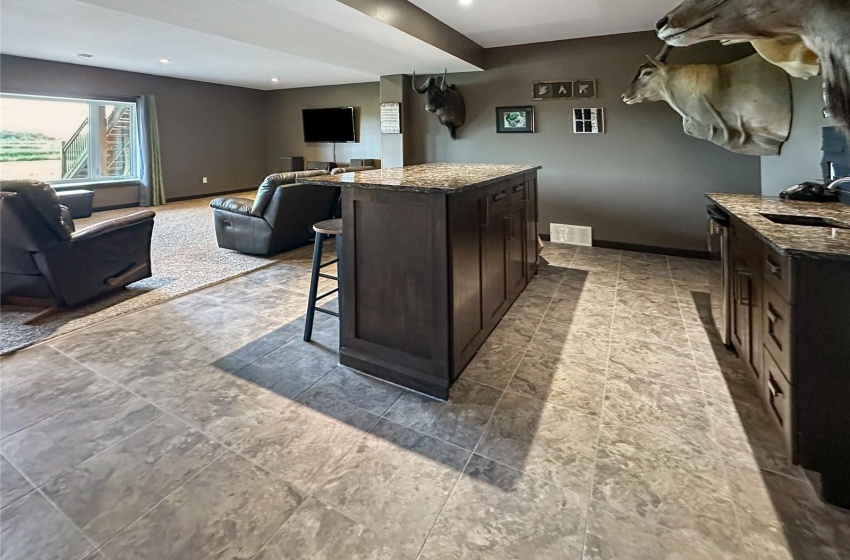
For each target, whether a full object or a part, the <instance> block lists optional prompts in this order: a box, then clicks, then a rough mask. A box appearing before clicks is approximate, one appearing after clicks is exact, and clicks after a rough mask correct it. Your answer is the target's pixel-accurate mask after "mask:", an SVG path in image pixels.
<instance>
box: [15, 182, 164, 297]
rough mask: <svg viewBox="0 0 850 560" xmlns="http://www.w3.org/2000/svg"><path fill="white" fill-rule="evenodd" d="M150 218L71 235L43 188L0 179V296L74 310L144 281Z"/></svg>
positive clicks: (63, 213) (145, 214)
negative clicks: (80, 305)
mask: <svg viewBox="0 0 850 560" xmlns="http://www.w3.org/2000/svg"><path fill="white" fill-rule="evenodd" d="M154 216H155V214H154V213H153V212H151V211H149V210H146V211H141V212H136V213H134V214H130V215H128V216H123V217H121V218H116V219H114V220H109V221H106V222H101V223H98V224H94V225H92V226H90V227H87V228H85V229H82V230H80V231H75V228H74V222H73V221H72V219H71V216H70V213H69V212H68V209H67V208H65V207H64V206H62V205H61V204H60V203H59V198H58V197H57V196H56V192H55V191H54V190H53V188H52V187H51V186H50V185H48V184H46V183H42V182H38V181H0V298H2V301H3V302H4V303H27V304H30V303H33V304H36V303H48V304H50V305H52V306H54V307H73V306H76V305H79V304H81V303H84V302H87V301H89V300H91V299H94V298H96V297H98V296H101V295H104V294H106V293H109V292H112V291H115V290H118V289H120V288H123V287H124V286H126V285H127V284H130V283H132V282H136V281H138V280H141V279H143V278H147V277H149V276H150V275H151V258H150V248H151V235H152V233H153V221H154Z"/></svg>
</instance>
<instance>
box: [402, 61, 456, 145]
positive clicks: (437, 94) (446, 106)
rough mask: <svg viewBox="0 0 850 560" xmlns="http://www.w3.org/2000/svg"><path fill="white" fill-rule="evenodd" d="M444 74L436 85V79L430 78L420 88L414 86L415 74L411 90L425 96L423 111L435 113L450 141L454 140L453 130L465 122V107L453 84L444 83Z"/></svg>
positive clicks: (444, 73)
mask: <svg viewBox="0 0 850 560" xmlns="http://www.w3.org/2000/svg"><path fill="white" fill-rule="evenodd" d="M447 72H448V71H446V72H443V77H442V80H441V81H440V84H439V85H437V78H435V77H434V76H431V77H430V78H428V80H427V81H426V82H425V83H424V84H422V85H421V86H417V85H416V72H414V73H413V80H412V84H413V89H414V91H416V93H424V94H425V110H426V111H428V112H430V113H436V114H437V118H438V119H439V120H440V124H441V125H443V126H446V127H448V129H449V134H450V135H451V137H452V139H454V138H456V133H455V130H456V129H457V128H458V127H461V126H463V123H464V121H465V120H466V105H465V104H464V103H463V96H462V95H461V94H460V92H459V91H458V90H457V89H456V88H455V86H454V84H448V83H446V73H447Z"/></svg>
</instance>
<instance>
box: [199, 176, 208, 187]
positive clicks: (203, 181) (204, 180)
mask: <svg viewBox="0 0 850 560" xmlns="http://www.w3.org/2000/svg"><path fill="white" fill-rule="evenodd" d="M201 182H202V183H203V184H205V185H206V184H207V183H209V181H207V178H206V177H204V178H203V179H201Z"/></svg>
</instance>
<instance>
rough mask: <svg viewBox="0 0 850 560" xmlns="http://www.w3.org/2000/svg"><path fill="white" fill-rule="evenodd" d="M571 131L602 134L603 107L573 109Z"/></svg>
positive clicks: (603, 125) (603, 129) (603, 124)
mask: <svg viewBox="0 0 850 560" xmlns="http://www.w3.org/2000/svg"><path fill="white" fill-rule="evenodd" d="M573 132H574V133H575V134H603V133H604V132H605V109H603V108H601V107H597V108H594V109H573Z"/></svg>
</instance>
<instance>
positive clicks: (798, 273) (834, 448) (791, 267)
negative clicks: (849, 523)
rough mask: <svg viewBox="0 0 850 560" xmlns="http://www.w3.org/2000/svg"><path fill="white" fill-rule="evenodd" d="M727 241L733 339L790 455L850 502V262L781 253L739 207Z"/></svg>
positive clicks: (825, 489)
mask: <svg viewBox="0 0 850 560" xmlns="http://www.w3.org/2000/svg"><path fill="white" fill-rule="evenodd" d="M729 244H730V246H729V255H730V257H729V258H730V263H729V264H730V274H731V276H732V278H731V283H732V310H731V322H732V325H731V326H732V344H733V346H734V347H735V350H736V351H737V352H738V355H739V356H740V358H741V359H742V360H743V361H744V362H745V364H746V365H747V368H748V369H749V370H750V373H751V374H752V375H753V376H754V377H755V379H756V383H757V384H758V391H759V394H760V395H761V398H762V402H763V404H764V407H765V409H766V410H767V412H768V415H769V416H770V417H771V418H772V419H773V421H774V423H775V424H776V426H777V427H778V428H779V429H780V430H781V434H782V435H781V437H782V440H783V441H784V443H785V446H786V447H787V449H788V452H789V454H790V456H791V458H792V460H793V461H794V462H795V463H796V464H799V465H801V466H802V467H803V468H805V469H807V470H809V471H810V474H811V476H810V478H811V479H812V480H814V481H816V483H817V486H818V490H819V491H820V493H821V496H822V497H823V499H824V500H825V501H827V502H830V503H833V504H836V505H839V506H842V507H850V406H848V402H850V365H848V364H850V262H848V261H846V260H838V259H835V260H834V259H829V258H818V257H814V256H813V257H807V256H806V255H794V256H788V255H783V254H780V253H778V252H777V251H776V250H775V249H774V248H773V247H771V246H770V245H768V244H767V243H765V242H764V241H763V240H762V239H761V238H759V237H758V236H757V235H756V233H755V231H754V230H752V229H751V228H749V226H747V225H746V224H744V223H743V222H742V221H741V220H740V219H738V218H736V217H734V216H733V217H732V219H731V234H730V238H729Z"/></svg>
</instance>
